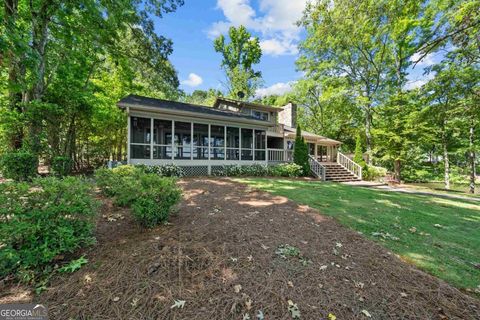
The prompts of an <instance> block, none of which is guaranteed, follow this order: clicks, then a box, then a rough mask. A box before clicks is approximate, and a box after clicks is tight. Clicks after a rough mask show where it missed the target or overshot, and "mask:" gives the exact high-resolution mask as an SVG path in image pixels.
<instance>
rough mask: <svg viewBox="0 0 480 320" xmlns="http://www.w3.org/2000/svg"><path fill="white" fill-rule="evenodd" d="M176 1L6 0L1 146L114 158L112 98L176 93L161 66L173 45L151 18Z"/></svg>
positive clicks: (121, 132) (119, 118)
mask: <svg viewBox="0 0 480 320" xmlns="http://www.w3.org/2000/svg"><path fill="white" fill-rule="evenodd" d="M182 3H183V0H147V1H141V2H139V1H133V0H120V1H116V2H115V4H112V3H111V2H109V1H90V0H89V1H67V2H61V1H56V0H38V1H26V0H7V1H5V2H4V10H2V11H0V18H1V19H0V20H1V21H2V25H1V26H0V28H1V30H0V33H1V34H2V37H1V40H0V56H1V57H2V59H3V61H2V65H1V66H0V80H2V81H0V93H1V94H2V96H3V94H4V93H5V95H6V96H7V97H8V99H1V100H0V102H2V105H1V106H0V111H1V113H2V117H1V123H0V126H1V128H2V129H1V130H0V132H1V133H2V143H3V144H4V145H7V144H8V147H7V149H20V148H24V149H29V150H31V151H33V152H34V153H35V154H37V155H38V156H40V157H43V158H44V159H45V160H46V161H47V162H48V161H49V159H50V158H52V157H53V156H54V155H66V156H68V157H70V158H71V159H73V160H75V162H76V164H77V165H80V164H81V163H85V162H87V163H88V162H89V161H90V160H93V159H95V161H100V159H101V160H102V161H103V160H104V159H105V158H108V156H112V153H115V155H114V156H115V158H117V157H121V155H122V153H124V150H125V147H124V145H125V121H126V119H125V117H124V115H122V113H121V112H120V111H119V110H118V108H116V107H115V103H116V101H118V99H119V98H121V97H122V96H124V95H126V94H127V93H130V92H132V91H134V92H136V93H146V92H149V93H150V95H151V96H157V97H159V96H163V97H166V96H170V97H175V96H177V95H178V85H179V83H178V79H177V74H176V72H175V70H174V69H173V67H172V65H171V64H170V62H169V61H168V56H169V55H170V54H171V52H172V42H171V41H170V40H168V39H166V38H164V37H162V36H160V35H157V34H156V33H155V32H154V28H153V21H152V17H153V16H156V17H161V16H162V15H163V14H164V13H166V12H171V11H173V10H175V9H176V7H177V6H178V5H181V4H182ZM113 82H115V83H113ZM2 98H3V97H2ZM117 130H118V131H117ZM122 150H123V151H122ZM94 154H95V156H93V155H94Z"/></svg>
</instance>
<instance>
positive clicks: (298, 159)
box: [293, 126, 310, 175]
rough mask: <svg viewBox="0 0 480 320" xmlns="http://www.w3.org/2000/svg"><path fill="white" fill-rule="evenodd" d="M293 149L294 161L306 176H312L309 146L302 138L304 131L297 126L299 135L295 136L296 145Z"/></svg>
mask: <svg viewBox="0 0 480 320" xmlns="http://www.w3.org/2000/svg"><path fill="white" fill-rule="evenodd" d="M293 147H294V149H293V161H294V162H295V163H296V164H298V165H299V166H300V167H302V171H303V174H304V175H309V174H310V164H309V162H308V146H307V144H306V143H305V139H304V138H303V137H302V130H301V129H300V126H297V134H296V136H295V144H294V146H293Z"/></svg>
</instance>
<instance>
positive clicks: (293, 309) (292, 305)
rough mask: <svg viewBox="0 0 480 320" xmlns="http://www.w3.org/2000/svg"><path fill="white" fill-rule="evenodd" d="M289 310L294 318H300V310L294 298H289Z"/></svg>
mask: <svg viewBox="0 0 480 320" xmlns="http://www.w3.org/2000/svg"><path fill="white" fill-rule="evenodd" d="M288 312H290V314H291V316H292V319H300V310H299V309H298V306H297V304H296V303H293V301H292V300H288Z"/></svg>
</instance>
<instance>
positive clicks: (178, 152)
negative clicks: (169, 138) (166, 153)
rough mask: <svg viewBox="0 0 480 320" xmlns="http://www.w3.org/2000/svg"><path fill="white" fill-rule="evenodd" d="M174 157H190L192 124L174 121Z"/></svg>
mask: <svg viewBox="0 0 480 320" xmlns="http://www.w3.org/2000/svg"><path fill="white" fill-rule="evenodd" d="M174 133H175V137H174V144H175V159H184V160H185V159H190V157H191V152H192V144H191V141H192V124H191V123H190V122H180V121H175V130H174Z"/></svg>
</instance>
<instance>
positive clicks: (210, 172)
mask: <svg viewBox="0 0 480 320" xmlns="http://www.w3.org/2000/svg"><path fill="white" fill-rule="evenodd" d="M211 127H212V125H211V124H208V166H207V168H208V169H207V170H208V175H211V174H212V167H211V165H210V158H211V156H210V154H211V148H210V145H211V144H212V141H211V139H212V128H211Z"/></svg>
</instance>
